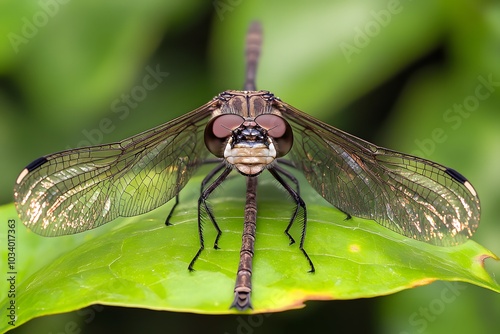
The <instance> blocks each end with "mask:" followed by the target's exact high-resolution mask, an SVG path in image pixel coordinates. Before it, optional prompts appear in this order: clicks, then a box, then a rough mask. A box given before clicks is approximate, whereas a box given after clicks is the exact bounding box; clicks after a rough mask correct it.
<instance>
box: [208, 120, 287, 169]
mask: <svg viewBox="0 0 500 334" xmlns="http://www.w3.org/2000/svg"><path fill="white" fill-rule="evenodd" d="M292 143H293V134H292V129H291V127H290V125H289V124H288V122H286V121H285V120H284V119H283V118H281V117H280V116H278V115H274V114H261V115H259V116H257V117H255V118H253V119H252V118H247V119H245V118H244V117H242V116H240V115H237V114H222V115H219V116H216V117H214V118H213V119H212V120H211V121H210V122H209V123H208V125H207V127H206V129H205V144H206V146H207V148H208V150H209V151H210V152H211V153H212V154H214V155H215V156H217V157H219V158H224V159H225V160H226V162H227V163H228V164H229V165H231V166H234V167H235V168H236V169H237V170H238V171H239V172H240V173H241V174H243V175H258V174H260V173H261V172H262V171H263V170H264V169H265V168H266V167H268V166H269V165H271V164H272V163H273V162H274V160H275V159H276V158H279V157H282V156H284V155H285V154H287V153H288V151H290V149H291V147H292Z"/></svg>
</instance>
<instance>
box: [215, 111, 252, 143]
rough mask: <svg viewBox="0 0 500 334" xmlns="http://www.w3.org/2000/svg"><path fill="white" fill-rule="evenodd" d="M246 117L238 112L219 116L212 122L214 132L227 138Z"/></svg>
mask: <svg viewBox="0 0 500 334" xmlns="http://www.w3.org/2000/svg"><path fill="white" fill-rule="evenodd" d="M244 121H245V119H244V118H243V117H241V116H240V115H236V114H224V115H220V116H217V117H215V118H214V119H213V122H212V133H213V135H214V136H215V137H217V138H227V137H229V136H230V135H231V134H232V133H233V131H234V130H236V129H237V128H238V127H239V126H240V125H241V124H242V123H243V122H244Z"/></svg>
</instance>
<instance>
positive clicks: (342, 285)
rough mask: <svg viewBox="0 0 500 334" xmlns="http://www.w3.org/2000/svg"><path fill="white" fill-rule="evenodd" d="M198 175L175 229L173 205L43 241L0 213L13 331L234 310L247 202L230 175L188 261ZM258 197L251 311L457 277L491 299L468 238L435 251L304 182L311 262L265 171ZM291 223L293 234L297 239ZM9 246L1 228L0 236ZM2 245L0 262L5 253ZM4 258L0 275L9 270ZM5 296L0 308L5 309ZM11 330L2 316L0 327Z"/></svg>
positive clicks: (484, 254) (478, 250) (7, 212)
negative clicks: (135, 313)
mask: <svg viewBox="0 0 500 334" xmlns="http://www.w3.org/2000/svg"><path fill="white" fill-rule="evenodd" d="M202 176H203V175H202V173H200V174H199V175H198V176H196V177H195V178H193V180H192V182H190V183H189V184H188V186H187V187H186V188H185V189H184V190H183V191H182V192H181V204H180V205H179V207H178V209H176V213H175V215H174V218H173V219H172V223H173V224H174V225H173V226H168V227H166V226H165V225H164V219H165V217H166V215H167V214H168V212H169V210H170V207H171V204H167V205H165V206H163V207H161V208H159V209H157V210H154V211H152V212H150V213H148V214H145V215H142V216H137V217H133V218H127V219H117V220H116V221H114V222H112V223H110V224H107V225H106V226H104V227H101V228H98V229H96V230H92V231H88V232H85V233H82V234H77V235H73V236H65V237H57V238H43V237H40V236H38V235H35V234H33V233H31V232H29V231H28V230H27V229H26V228H25V227H24V226H21V225H22V224H21V223H20V222H19V220H18V219H17V218H16V213H15V209H14V207H13V205H8V206H4V207H3V208H2V209H1V211H0V216H1V219H2V221H4V222H5V221H7V220H9V219H14V220H16V223H17V228H16V234H15V235H16V248H17V249H16V250H17V251H16V268H15V270H16V271H17V285H16V297H15V302H16V315H17V317H18V318H17V320H16V325H17V326H19V325H21V324H22V323H24V322H26V321H28V320H30V319H32V318H34V317H39V316H43V315H48V314H54V313H62V312H69V311H72V310H76V309H80V308H82V307H85V306H87V305H91V304H96V303H99V304H108V305H118V306H126V307H143V308H149V309H157V310H170V311H186V312H196V313H209V314H225V313H235V312H236V311H235V310H230V309H229V305H230V304H231V302H232V299H233V288H234V283H235V276H236V271H237V267H238V259H239V250H240V244H241V233H242V220H243V219H242V217H243V207H244V194H243V189H244V183H243V178H242V177H239V176H238V177H235V178H234V179H232V180H231V181H228V183H226V184H224V186H223V187H224V191H218V192H216V193H215V194H214V197H212V198H211V202H210V203H211V205H212V207H213V210H214V213H215V215H216V217H217V219H218V223H219V225H220V227H221V229H222V231H223V235H222V237H221V239H220V242H219V246H220V247H221V249H219V250H214V249H213V248H212V247H211V246H212V243H213V241H214V238H215V232H214V229H213V227H212V226H211V224H209V223H207V224H205V226H204V236H205V243H206V249H205V250H204V252H203V253H202V254H201V256H200V258H199V259H198V262H196V264H195V269H196V271H194V272H189V271H188V270H187V266H188V264H189V262H190V261H191V259H192V257H193V256H194V254H195V253H196V251H197V250H198V247H199V240H198V233H197V224H196V215H197V210H196V205H197V197H198V192H199V182H200V181H201V179H202ZM260 179H261V181H260V185H259V192H258V202H259V206H258V210H259V211H258V215H259V218H258V222H257V238H256V247H255V257H254V264H253V277H252V279H253V292H252V304H253V307H254V312H272V311H282V310H287V309H293V308H299V307H302V306H303V302H304V301H307V300H311V299H322V300H331V299H354V298H363V297H373V296H379V295H386V294H390V293H394V292H397V291H400V290H403V289H408V288H412V287H415V286H419V285H424V284H429V283H431V282H433V281H435V280H447V281H463V282H469V283H471V284H475V285H478V286H482V287H485V288H487V289H491V290H493V291H496V292H500V286H499V285H498V284H497V283H496V282H495V281H494V280H492V278H491V277H490V276H489V275H488V274H487V272H486V271H485V270H484V267H483V262H484V259H486V258H489V257H492V258H496V256H495V255H493V254H492V253H491V252H489V251H488V250H486V249H485V248H483V247H482V246H480V245H479V244H477V243H475V242H474V241H468V242H466V243H465V244H463V245H460V246H456V247H437V246H432V245H429V244H426V243H423V242H418V241H415V240H411V239H408V238H405V237H403V236H401V235H398V234H396V233H393V232H391V231H389V230H387V229H385V228H383V227H381V226H380V225H378V224H376V223H375V222H373V221H368V220H362V219H357V218H352V219H350V220H345V215H344V214H343V213H341V212H339V211H338V210H336V209H335V208H333V207H331V206H328V205H326V204H325V202H324V200H323V199H322V198H321V197H319V195H317V194H316V193H315V192H314V191H313V190H312V189H311V188H310V187H308V186H307V185H306V184H304V187H302V188H304V189H302V194H303V196H304V198H305V200H306V203H307V205H308V207H307V208H308V217H309V220H308V225H307V238H306V242H305V248H306V250H307V251H308V253H309V255H310V257H311V259H312V261H313V262H314V264H315V267H316V273H314V274H311V273H308V270H309V266H308V263H307V261H306V259H305V258H304V256H303V254H302V253H301V252H300V250H299V249H298V246H297V244H294V245H291V246H290V245H288V238H287V237H286V236H285V234H284V233H283V231H284V229H285V227H286V225H287V223H288V220H289V218H290V213H291V210H292V208H293V206H292V204H291V203H290V201H289V200H288V199H287V198H286V197H285V196H280V195H281V194H280V192H279V190H277V189H276V187H275V183H274V181H272V180H271V179H270V178H269V177H266V176H265V175H263V176H262V177H261V178H260ZM299 225H300V224H298V223H297V224H295V226H294V227H293V228H292V231H291V232H292V235H293V236H294V237H295V239H296V240H297V241H298V240H299V239H300V226H299ZM1 234H2V235H1V237H2V240H7V236H6V234H7V229H6V228H4V229H2V231H1ZM6 252H7V250H6V249H5V247H4V248H3V249H2V258H3V259H5V258H6V256H7V254H6ZM6 265H7V264H6V263H5V261H2V267H3V268H2V269H3V270H2V272H7V271H9V270H8V268H6ZM9 302H10V300H9V299H7V297H6V296H4V297H3V300H1V301H0V307H2V309H5V308H6V307H7V306H8V305H9V304H8V303H9ZM8 328H9V325H7V324H5V323H4V320H3V321H2V327H1V328H0V331H3V330H6V329H8Z"/></svg>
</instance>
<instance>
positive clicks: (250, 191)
mask: <svg viewBox="0 0 500 334" xmlns="http://www.w3.org/2000/svg"><path fill="white" fill-rule="evenodd" d="M261 44H262V28H261V25H260V23H258V22H254V23H252V24H251V25H250V28H249V30H248V33H247V40H246V49H245V50H246V52H245V55H246V75H245V77H246V78H245V83H244V89H243V90H228V91H224V92H222V93H220V94H219V95H217V96H216V97H214V98H213V99H212V100H211V101H209V102H208V103H206V104H204V105H202V106H201V107H199V108H197V109H195V110H193V111H191V112H189V113H187V114H185V115H183V116H180V117H178V118H175V119H173V120H171V121H168V122H167V123H165V124H163V125H159V126H157V127H155V128H152V129H150V130H147V131H145V132H142V133H139V134H137V135H135V136H132V137H130V138H128V139H125V140H122V141H120V142H116V143H112V144H106V145H98V146H90V147H82V148H77V149H71V150H66V151H62V152H58V153H54V154H50V155H46V156H44V157H41V158H38V159H36V160H35V161H33V162H32V163H30V164H29V165H28V166H26V168H24V169H23V170H22V172H21V173H20V174H19V176H18V178H17V180H16V183H15V187H14V198H15V205H16V208H17V211H18V213H19V216H20V218H21V219H22V220H23V222H24V224H25V225H26V226H27V228H28V229H30V230H32V231H33V232H35V233H37V234H39V235H42V236H47V237H53V236H61V235H69V234H74V233H80V232H84V231H87V230H90V229H93V228H97V227H99V226H101V225H103V224H106V223H108V222H110V221H113V220H114V219H116V218H118V217H130V216H136V215H141V214H143V213H146V212H148V211H151V210H153V209H155V208H157V207H159V206H161V205H163V204H165V203H167V202H169V201H170V200H174V199H175V202H174V205H173V207H172V209H171V211H170V213H169V215H168V217H167V219H166V225H170V218H171V217H172V215H173V212H174V210H175V208H176V206H177V204H178V203H179V192H180V191H181V190H182V189H183V187H184V186H185V185H186V183H187V182H188V181H189V179H190V178H191V176H193V174H194V173H195V172H196V171H197V169H198V168H199V167H200V166H201V165H203V164H206V163H216V164H217V165H216V167H214V168H213V170H212V171H211V172H209V173H208V175H207V176H206V177H205V178H204V179H203V181H202V184H201V194H200V197H199V200H198V235H199V240H200V248H199V249H198V251H197V253H196V254H195V256H194V258H193V260H192V261H191V262H190V264H189V266H188V269H189V270H193V269H194V264H195V262H196V260H197V259H198V257H199V256H200V254H201V253H202V251H203V249H204V247H205V245H204V239H203V231H202V224H203V221H204V219H206V217H208V219H209V220H210V221H211V223H212V224H213V226H214V228H215V229H216V231H217V235H216V238H215V242H214V248H218V241H219V238H220V237H221V235H222V231H221V229H220V227H219V225H218V223H217V220H216V218H215V215H214V213H213V212H212V210H211V207H210V205H209V204H208V199H209V197H210V195H211V194H212V192H213V191H214V190H215V189H216V188H217V187H218V186H219V185H220V184H221V183H223V182H224V181H225V180H226V179H227V177H228V176H229V175H230V174H231V173H232V172H234V171H236V172H238V173H239V174H241V175H243V176H244V177H245V178H246V188H247V189H246V190H247V197H246V204H245V215H244V228H243V236H242V246H241V252H240V263H239V267H238V271H237V275H236V284H235V289H234V301H233V303H232V304H231V307H233V308H236V309H237V310H240V311H241V310H246V309H250V308H252V304H251V300H250V295H251V291H252V286H251V276H252V259H253V256H254V242H255V235H256V223H257V200H256V189H257V180H258V176H259V175H261V173H263V172H269V173H270V174H271V175H272V176H273V177H274V178H275V179H276V180H277V181H278V183H279V184H280V185H281V186H282V187H283V188H284V189H285V190H286V191H287V192H288V193H289V194H290V197H291V199H292V200H293V201H294V205H295V209H294V210H293V212H292V215H291V218H290V220H289V221H288V225H287V227H286V229H285V234H286V235H287V236H288V238H289V240H290V244H292V243H294V242H295V240H294V238H293V237H292V236H291V234H290V228H291V227H292V225H293V223H294V222H295V221H296V220H298V221H299V222H300V224H301V238H300V242H299V249H300V250H301V251H302V253H303V254H304V256H305V258H306V260H307V262H308V264H309V266H310V272H314V271H315V267H314V264H313V262H312V260H311V258H310V257H309V255H308V253H307V252H306V250H305V248H304V241H305V235H306V227H307V210H306V204H305V202H304V200H303V199H302V198H301V196H300V189H299V182H298V180H297V179H296V178H295V176H294V173H292V172H290V170H297V171H300V172H301V173H302V174H303V175H304V176H305V178H306V180H307V181H308V183H309V184H310V185H311V186H312V187H313V188H314V189H315V190H316V191H317V192H318V193H319V194H320V195H321V196H322V197H323V198H325V199H326V200H327V201H328V202H329V203H331V204H332V205H333V206H334V207H336V208H337V209H339V210H340V211H342V212H343V213H345V214H346V218H350V217H352V216H354V217H360V218H365V219H370V220H373V221H375V222H377V223H378V224H380V225H382V226H384V227H386V228H388V229H390V230H392V231H395V232H397V233H399V234H401V235H403V236H406V237H409V238H412V239H416V240H419V241H423V242H426V243H429V244H433V245H437V246H453V245H457V244H460V243H463V242H465V241H466V240H468V239H469V238H470V237H471V236H472V235H473V234H474V232H475V231H476V229H477V227H478V225H479V220H480V203H479V197H478V195H477V192H476V190H475V189H474V187H473V186H472V184H471V183H470V182H469V181H468V180H467V179H466V178H465V177H464V176H462V174H460V173H459V172H457V171H456V170H454V169H451V168H448V167H445V166H443V165H441V164H438V163H436V162H432V161H430V160H426V159H423V158H419V157H415V156H411V155H407V154H404V153H400V152H396V151H393V150H390V149H386V148H383V147H380V146H377V145H374V144H372V143H369V142H367V141H364V140H362V139H360V138H357V137H355V136H353V135H351V134H349V133H346V132H344V131H342V130H339V129H337V128H335V127H333V126H331V125H328V124H326V123H323V122H321V121H320V120H318V119H316V118H314V117H312V116H309V115H308V114H306V113H303V112H302V111H300V110H298V109H296V108H294V107H293V106H291V105H289V104H287V103H285V102H283V101H282V100H281V99H279V98H278V97H277V96H275V95H274V94H272V93H271V92H269V91H265V90H257V89H256V86H255V77H256V72H257V64H258V59H259V56H260V52H261ZM284 167H287V168H284ZM204 217H205V218H204Z"/></svg>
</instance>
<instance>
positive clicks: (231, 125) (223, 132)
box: [205, 114, 245, 158]
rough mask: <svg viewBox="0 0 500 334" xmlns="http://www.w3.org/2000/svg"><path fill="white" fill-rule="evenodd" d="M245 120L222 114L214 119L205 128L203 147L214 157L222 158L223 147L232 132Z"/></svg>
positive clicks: (237, 116) (234, 115)
mask: <svg viewBox="0 0 500 334" xmlns="http://www.w3.org/2000/svg"><path fill="white" fill-rule="evenodd" d="M244 121H245V119H244V118H243V117H241V116H240V115H236V114H223V115H219V116H216V117H214V118H213V119H211V120H210V122H208V124H207V127H206V128H205V146H206V147H207V148H208V150H209V151H210V152H211V153H212V154H213V155H215V156H216V157H219V158H223V157H224V146H225V144H226V142H227V138H229V137H230V136H231V135H232V133H233V131H234V130H236V129H237V128H238V127H239V126H240V125H241V124H242V123H243V122H244Z"/></svg>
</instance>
